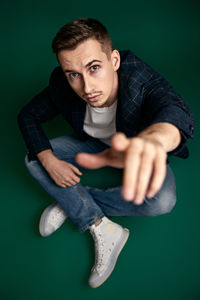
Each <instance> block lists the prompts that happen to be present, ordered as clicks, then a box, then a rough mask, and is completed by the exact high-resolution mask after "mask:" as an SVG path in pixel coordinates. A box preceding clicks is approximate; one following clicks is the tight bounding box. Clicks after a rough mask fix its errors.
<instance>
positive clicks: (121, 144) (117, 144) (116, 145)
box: [111, 132, 130, 151]
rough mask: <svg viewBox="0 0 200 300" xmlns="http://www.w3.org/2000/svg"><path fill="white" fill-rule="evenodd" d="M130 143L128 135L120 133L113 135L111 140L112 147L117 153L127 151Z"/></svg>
mask: <svg viewBox="0 0 200 300" xmlns="http://www.w3.org/2000/svg"><path fill="white" fill-rule="evenodd" d="M129 143H130V141H129V139H128V138H127V137H126V135H125V134H124V133H122V132H118V133H116V134H115V135H113V137H112V139H111V146H112V148H113V149H115V150H116V151H125V150H126V149H127V147H128V145H129Z"/></svg>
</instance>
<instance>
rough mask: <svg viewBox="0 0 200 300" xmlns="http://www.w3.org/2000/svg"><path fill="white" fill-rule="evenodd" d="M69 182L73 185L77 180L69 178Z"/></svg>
mask: <svg viewBox="0 0 200 300" xmlns="http://www.w3.org/2000/svg"><path fill="white" fill-rule="evenodd" d="M69 184H71V185H75V184H77V182H76V181H75V180H73V179H71V180H69Z"/></svg>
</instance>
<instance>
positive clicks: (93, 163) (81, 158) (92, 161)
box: [75, 149, 109, 169]
mask: <svg viewBox="0 0 200 300" xmlns="http://www.w3.org/2000/svg"><path fill="white" fill-rule="evenodd" d="M108 150H109V149H106V150H104V151H103V152H101V153H97V154H88V153H78V154H77V155H76V157H75V160H76V162H77V163H78V164H79V165H81V166H83V167H85V168H88V169H97V168H101V167H104V166H106V165H107V164H108V158H107V152H108Z"/></svg>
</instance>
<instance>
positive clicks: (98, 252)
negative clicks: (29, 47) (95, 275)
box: [91, 228, 105, 271]
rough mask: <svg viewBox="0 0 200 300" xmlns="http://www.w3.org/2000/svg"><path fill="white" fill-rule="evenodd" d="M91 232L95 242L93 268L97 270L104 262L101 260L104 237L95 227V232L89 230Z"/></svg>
mask: <svg viewBox="0 0 200 300" xmlns="http://www.w3.org/2000/svg"><path fill="white" fill-rule="evenodd" d="M91 234H92V236H93V238H94V242H95V266H94V267H95V268H96V270H97V271H98V270H99V269H100V268H101V267H102V266H103V265H105V262H104V261H103V258H104V238H103V235H102V234H101V232H100V231H99V230H98V228H96V232H94V231H91Z"/></svg>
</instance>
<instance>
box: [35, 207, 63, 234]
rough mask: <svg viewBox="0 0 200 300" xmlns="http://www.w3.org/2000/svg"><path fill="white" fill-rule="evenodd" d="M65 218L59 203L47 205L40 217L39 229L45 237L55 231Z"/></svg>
mask: <svg viewBox="0 0 200 300" xmlns="http://www.w3.org/2000/svg"><path fill="white" fill-rule="evenodd" d="M66 219H67V215H66V213H65V212H64V210H63V209H62V208H61V207H60V205H59V204H57V203H53V204H51V205H49V206H48V207H47V208H46V209H45V210H44V211H43V213H42V215H41V217H40V224H39V231H40V234H41V235H42V236H43V237H45V236H48V235H50V234H51V233H53V232H54V231H56V230H57V229H58V228H59V227H60V226H61V225H62V224H63V223H64V221H65V220H66Z"/></svg>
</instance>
